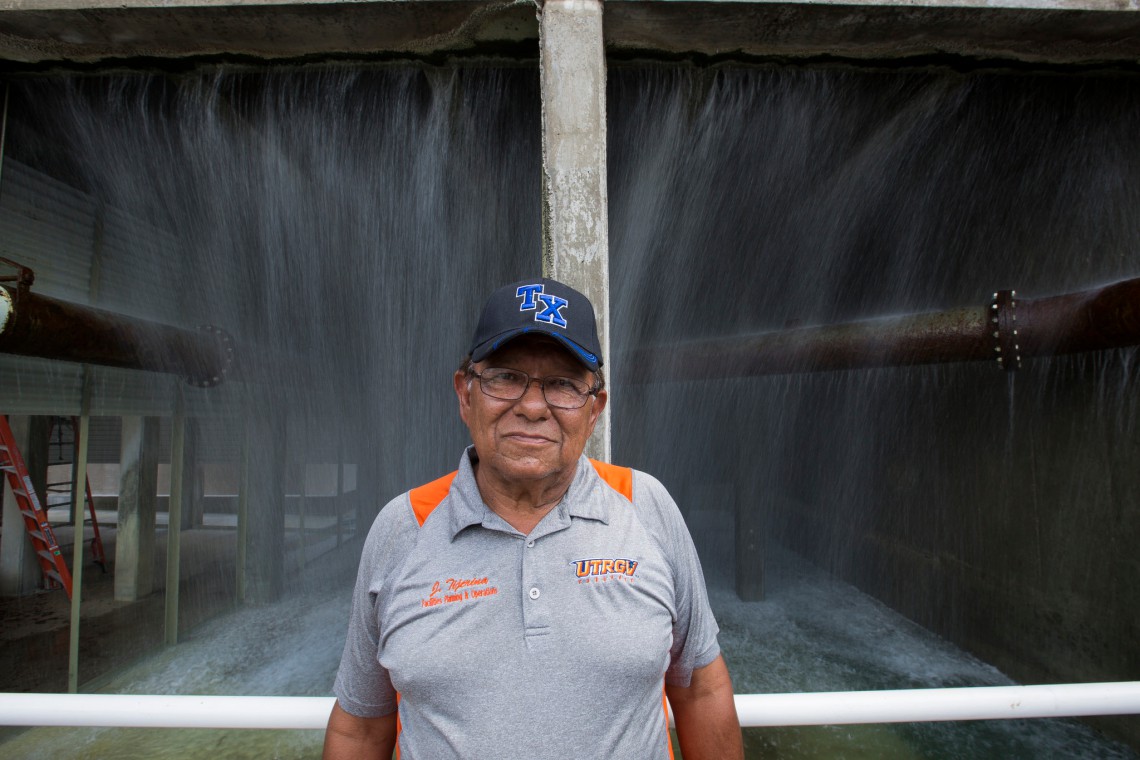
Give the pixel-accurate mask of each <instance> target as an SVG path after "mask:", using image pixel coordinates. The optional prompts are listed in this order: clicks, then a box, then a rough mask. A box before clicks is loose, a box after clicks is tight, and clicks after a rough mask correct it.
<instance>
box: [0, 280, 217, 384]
mask: <svg viewBox="0 0 1140 760" xmlns="http://www.w3.org/2000/svg"><path fill="white" fill-rule="evenodd" d="M4 279H5V280H8V281H12V280H16V279H17V278H12V277H6V278H4ZM30 282H31V280H30V278H29V277H25V278H24V279H21V281H20V284H19V285H16V286H11V285H2V284H0V352H2V353H9V354H18V355H20V356H35V357H39V358H42V359H56V360H61V361H72V362H84V363H87V364H100V365H104V366H108V367H125V368H127V369H141V370H148V371H151V372H166V373H170V374H174V375H178V376H180V377H182V378H184V379H185V380H186V381H187V382H188V383H191V384H193V385H199V386H203V387H207V386H211V385H216V384H218V383H219V382H221V381H222V380H223V378H224V377H225V373H226V370H227V369H228V368H229V366H230V363H231V362H232V360H233V355H234V351H233V345H232V342H231V341H230V339H229V336H228V335H227V334H226V333H225V331H223V330H221V329H219V328H216V327H205V328H201V329H199V330H187V329H185V328H181V327H174V326H172V325H166V324H161V323H159V322H150V321H147V320H143V319H136V318H134V317H128V316H125V315H122V314H115V313H114V312H110V311H104V310H102V309H95V308H92V307H89V306H82V305H80V304H75V303H69V302H67V301H61V300H59V299H56V298H50V297H48V296H42V295H39V294H36V293H32V292H30V290H29V289H28V285H30Z"/></svg>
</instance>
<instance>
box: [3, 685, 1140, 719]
mask: <svg viewBox="0 0 1140 760" xmlns="http://www.w3.org/2000/svg"><path fill="white" fill-rule="evenodd" d="M333 701H334V699H333V697H214V696H187V695H133V694H12V693H9V694H3V693H0V725H6V726H102V727H121V728H251V729H278V728H280V729H323V728H324V727H325V724H326V722H327V721H328V716H329V712H330V711H331V710H332V706H333ZM736 711H737V714H738V715H739V716H740V725H741V726H743V727H745V728H750V727H758V726H822V725H841V724H856V723H916V722H933V721H954V720H1003V719H1011V718H1018V719H1020V718H1065V717H1079V716H1089V715H1131V714H1140V681H1124V682H1115V683H1075V684H1051V685H1039V686H976V687H966V688H953V689H899V690H884V691H834V692H804V693H794V694H737V695H736Z"/></svg>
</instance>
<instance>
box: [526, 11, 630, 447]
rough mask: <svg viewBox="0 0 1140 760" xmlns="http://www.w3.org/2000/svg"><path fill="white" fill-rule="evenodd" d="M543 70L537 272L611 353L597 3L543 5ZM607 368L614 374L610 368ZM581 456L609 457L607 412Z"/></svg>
mask: <svg viewBox="0 0 1140 760" xmlns="http://www.w3.org/2000/svg"><path fill="white" fill-rule="evenodd" d="M539 35H540V40H539V41H540V55H541V62H540V68H541V73H542V222H543V235H542V237H543V245H542V272H543V274H544V275H545V276H547V277H553V278H554V279H556V280H559V281H561V282H565V283H566V284H567V285H570V286H571V287H574V288H576V289H578V290H580V291H582V292H583V293H585V294H586V296H587V297H588V298H589V299H590V301H591V302H592V303H593V304H594V309H595V311H596V312H597V318H598V337H599V338H600V339H601V345H602V356H603V357H604V358H605V360H606V361H607V362H610V361H611V360H612V359H613V356H612V354H611V353H610V346H609V335H610V308H609V295H610V280H609V277H610V275H609V237H608V236H609V215H608V212H607V202H608V201H607V195H606V56H605V48H604V46H603V41H602V3H601V2H600V0H545V1H544V2H540V9H539ZM605 370H606V372H607V374H608V375H609V376H610V377H613V365H612V364H611V363H607V364H606V366H605ZM586 451H587V453H588V454H589V455H590V456H592V457H595V458H597V459H601V460H603V461H609V460H610V420H609V410H608V409H607V410H606V411H605V412H604V413H603V415H602V417H601V418H600V419H599V420H598V425H597V427H596V428H595V429H594V435H593V437H592V438H591V439H590V442H589V444H588V445H587V449H586Z"/></svg>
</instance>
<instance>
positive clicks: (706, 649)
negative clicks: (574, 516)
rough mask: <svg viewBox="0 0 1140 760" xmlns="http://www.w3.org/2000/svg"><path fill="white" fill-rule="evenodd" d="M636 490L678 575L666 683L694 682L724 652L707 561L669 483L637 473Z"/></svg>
mask: <svg viewBox="0 0 1140 760" xmlns="http://www.w3.org/2000/svg"><path fill="white" fill-rule="evenodd" d="M633 489H634V490H633V497H634V504H635V505H636V509H637V510H638V515H639V517H640V518H641V519H642V520H643V521H645V522H646V523H647V524H650V525H652V526H653V530H654V532H655V533H656V535H657V539H658V541H659V542H660V545H661V547H662V550H663V551H664V552H665V556H666V557H667V558H668V560H669V564H670V569H671V570H672V573H673V584H674V605H675V607H674V609H675V610H676V618H675V620H674V621H673V644H672V647H671V648H670V650H669V668H668V670H667V671H666V672H665V683H666V684H668V685H669V686H688V685H689V680H690V679H691V678H692V675H693V671H694V670H697V669H698V668H703V667H704V666H706V665H708V664H710V663H711V662H712V661H713V660H715V659H716V658H717V655H719V654H720V645H719V643H718V642H717V633H719V628H718V627H717V624H716V618H715V617H714V615H713V612H712V608H711V607H710V606H709V597H708V589H707V588H706V587H705V577H704V572H703V571H702V570H701V561H700V559H699V558H698V557H697V549H696V547H695V546H694V545H693V539H692V536H690V535H689V529H688V527H687V526H686V525H685V520H684V518H683V517H682V516H681V512H680V510H679V509H678V508H677V504H676V502H674V501H673V498H672V497H671V496H670V495H669V492H668V491H667V490H665V486H663V485H661V483H660V482H659V481H658V480H657V479H656V478H654V477H652V476H650V475H646V474H645V473H643V472H638V471H635V472H634V481H633Z"/></svg>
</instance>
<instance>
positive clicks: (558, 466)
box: [455, 335, 606, 484]
mask: <svg viewBox="0 0 1140 760" xmlns="http://www.w3.org/2000/svg"><path fill="white" fill-rule="evenodd" d="M487 367H502V368H507V369H515V370H520V371H522V372H525V373H527V374H528V375H530V376H531V378H542V377H550V376H558V377H569V378H573V379H577V380H581V381H582V382H584V383H585V384H586V385H589V386H593V385H594V382H595V380H596V378H595V376H594V373H592V372H590V370H588V369H587V368H586V367H585V366H583V365H582V364H581V363H580V362H578V361H577V360H576V359H575V358H574V357H573V356H571V355H570V354H569V353H568V352H567V351H566V349H564V348H562V347H561V345H560V344H558V343H557V342H555V341H554V340H553V339H551V338H546V337H543V336H531V335H524V336H521V337H519V338H515V339H514V340H512V341H511V342H510V343H508V344H507V345H505V346H504V347H503V348H501V349H500V350H498V351H496V352H495V353H493V354H491V355H490V356H488V357H487V358H486V359H484V360H483V361H481V362H477V363H476V364H475V371H476V372H482V371H483V370H484V369H486V368H487ZM455 393H456V395H457V396H458V397H459V416H460V417H462V418H463V422H464V423H466V425H467V429H468V430H470V431H471V440H472V442H473V443H474V444H475V450H476V451H477V452H478V453H479V467H480V470H481V471H482V470H483V469H484V468H486V469H487V472H486V473H485V474H486V475H488V476H490V477H494V478H496V479H498V480H500V481H501V482H503V483H507V484H509V483H519V484H522V483H534V482H536V481H543V480H550V481H551V482H552V483H553V482H555V481H557V480H558V479H559V478H561V477H568V476H569V474H570V473H572V472H573V471H574V468H575V467H576V466H577V463H578V457H579V456H581V454H582V451H583V450H584V449H585V447H586V441H587V439H589V437H590V433H592V432H593V430H594V423H595V422H597V419H598V415H599V414H601V413H602V409H603V408H605V405H606V393H605V391H599V392H598V395H597V396H590V397H589V399H587V401H586V405H585V406H583V407H582V408H581V409H558V408H556V407H552V406H550V405H549V404H547V403H546V399H545V398H544V397H543V395H542V389H541V388H540V387H539V385H538V383H532V384H531V386H530V387H529V388H527V390H526V393H525V394H524V395H523V397H522V398H520V399H516V400H514V401H503V400H501V399H497V398H492V397H490V396H488V395H487V394H485V393H483V391H482V390H480V388H479V380H478V378H474V377H471V376H470V375H466V374H464V373H463V372H456V373H455Z"/></svg>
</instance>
